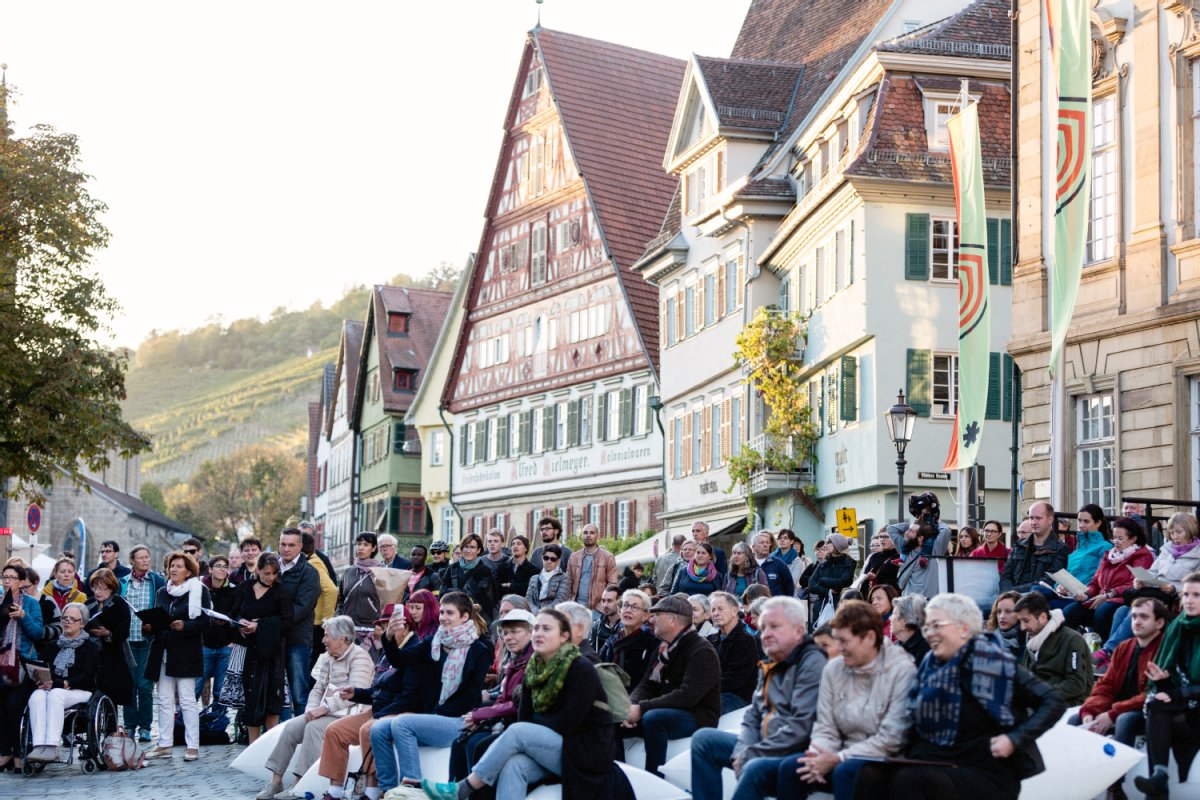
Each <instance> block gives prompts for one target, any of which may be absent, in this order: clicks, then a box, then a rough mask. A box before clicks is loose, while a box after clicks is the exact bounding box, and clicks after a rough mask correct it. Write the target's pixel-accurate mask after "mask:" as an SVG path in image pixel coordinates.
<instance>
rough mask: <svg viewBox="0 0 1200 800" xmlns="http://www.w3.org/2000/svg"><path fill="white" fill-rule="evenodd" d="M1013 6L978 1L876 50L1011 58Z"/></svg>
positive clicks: (1005, 0) (991, 0)
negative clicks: (1009, 13) (1010, 11)
mask: <svg viewBox="0 0 1200 800" xmlns="http://www.w3.org/2000/svg"><path fill="white" fill-rule="evenodd" d="M1010 7H1011V2H1010V0H975V2H974V3H972V4H971V5H969V6H967V7H966V8H964V9H963V10H962V11H960V12H958V13H957V14H955V15H954V16H951V17H946V18H945V19H942V20H939V21H937V22H934V23H933V24H931V25H926V26H925V27H923V28H918V29H917V30H915V31H910V32H909V33H906V34H904V35H903V36H897V37H896V38H894V39H890V40H889V41H886V42H880V43H879V44H878V45H876V48H875V49H877V50H880V51H883V52H893V53H921V54H926V55H959V56H969V57H971V58H985V59H993V60H998V61H1007V60H1008V59H1009V56H1010V50H1011V48H1010V41H1011V23H1010V20H1009V18H1008V12H1009V9H1010Z"/></svg>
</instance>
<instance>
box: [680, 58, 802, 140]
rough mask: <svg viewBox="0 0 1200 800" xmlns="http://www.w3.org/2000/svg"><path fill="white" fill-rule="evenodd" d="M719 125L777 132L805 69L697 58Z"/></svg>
mask: <svg viewBox="0 0 1200 800" xmlns="http://www.w3.org/2000/svg"><path fill="white" fill-rule="evenodd" d="M696 65H697V66H698V67H699V68H700V75H701V77H702V79H703V81H704V85H705V86H706V87H707V88H708V94H709V96H710V97H711V98H712V101H713V105H715V106H716V107H717V116H718V117H719V118H720V123H721V125H727V126H732V127H737V128H752V129H758V130H769V131H773V130H778V129H779V128H780V127H782V126H783V124H784V123H785V122H787V118H788V112H789V111H790V110H791V107H792V102H793V101H794V100H795V98H796V91H797V90H798V89H799V86H800V77H801V76H802V75H803V74H804V67H803V65H800V64H785V63H781V62H774V61H751V60H738V59H730V58H710V57H708V56H696Z"/></svg>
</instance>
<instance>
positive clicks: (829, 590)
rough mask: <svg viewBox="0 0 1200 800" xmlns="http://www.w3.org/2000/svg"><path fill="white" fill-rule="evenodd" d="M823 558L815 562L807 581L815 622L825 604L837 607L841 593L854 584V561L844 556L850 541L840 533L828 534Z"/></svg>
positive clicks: (810, 605)
mask: <svg viewBox="0 0 1200 800" xmlns="http://www.w3.org/2000/svg"><path fill="white" fill-rule="evenodd" d="M826 543H827V547H826V549H825V558H824V559H823V560H821V561H818V562H817V566H816V569H814V570H813V573H812V575H811V576H810V577H809V579H808V595H809V598H810V599H809V608H810V611H811V613H812V615H813V620H814V621H815V620H816V619H817V618H818V617H819V616H820V615H821V612H822V611H824V607H825V604H826V603H833V605H834V608H836V607H837V602H838V598H839V597H841V594H842V591H843V590H844V589H845V588H846V587H848V586H849V585H850V584H851V583H853V582H854V561H853V560H852V559H851V558H850V556H848V555H846V551H847V550H849V549H850V540H849V539H847V538H846V537H845V536H843V535H842V534H840V533H831V534H829V539H828V540H827V541H826Z"/></svg>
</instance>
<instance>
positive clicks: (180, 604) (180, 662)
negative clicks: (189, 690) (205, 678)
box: [145, 586, 212, 682]
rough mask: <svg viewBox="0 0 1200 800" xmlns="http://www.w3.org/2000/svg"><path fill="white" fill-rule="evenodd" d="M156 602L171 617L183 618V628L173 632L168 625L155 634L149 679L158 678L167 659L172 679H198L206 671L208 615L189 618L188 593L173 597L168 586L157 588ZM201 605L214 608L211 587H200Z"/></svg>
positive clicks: (147, 668) (146, 674) (149, 664)
mask: <svg viewBox="0 0 1200 800" xmlns="http://www.w3.org/2000/svg"><path fill="white" fill-rule="evenodd" d="M155 605H156V606H158V607H159V608H162V609H165V610H166V612H167V614H168V615H170V617H171V619H172V620H182V621H183V630H181V631H173V630H171V629H170V628H167V629H166V630H163V631H159V632H158V633H156V634H155V635H154V644H153V645H151V646H150V657H149V660H148V661H147V662H146V673H145V677H146V680H148V681H155V682H157V681H158V679H159V675H160V671H161V670H162V664H163V660H164V658H165V659H166V662H167V675H169V676H171V677H172V678H199V677H200V676H201V675H203V674H204V641H203V638H202V637H203V636H204V632H205V631H206V630H208V626H209V622H210V620H209V617H208V615H207V614H200V616H198V617H196V618H195V619H189V618H188V597H187V595H186V594H184V595H180V596H179V597H172V596H171V595H170V593H168V592H167V587H166V586H164V587H163V588H161V589H159V590H158V595H157V596H156V598H155ZM200 605H201V606H203V607H204V608H212V598H210V597H209V596H208V589H204V588H202V589H201V595H200Z"/></svg>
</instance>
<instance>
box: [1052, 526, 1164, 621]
mask: <svg viewBox="0 0 1200 800" xmlns="http://www.w3.org/2000/svg"><path fill="white" fill-rule="evenodd" d="M1084 508H1085V509H1086V508H1087V506H1084ZM1079 516H1080V519H1081V520H1082V518H1083V516H1084V512H1082V511H1081V512H1080V514H1079ZM1083 526H1084V523H1083V522H1082V521H1081V522H1080V523H1079V527H1080V530H1081V531H1082V530H1083ZM1080 535H1081V536H1083V535H1087V536H1098V535H1099V534H1098V533H1088V534H1080ZM1105 544H1108V543H1107V542H1105ZM1078 552H1079V549H1076V550H1075V553H1078ZM1075 553H1071V556H1070V558H1074V557H1075ZM1070 558H1068V561H1069V560H1070ZM1153 563H1154V553H1152V552H1150V548H1149V547H1146V534H1145V533H1143V532H1142V526H1141V525H1138V524H1137V523H1136V522H1134V521H1133V520H1131V519H1129V518H1128V517H1117V518H1116V519H1115V520H1113V522H1112V546H1111V547H1110V548H1109V549H1108V550H1106V551H1104V553H1103V555H1102V556H1101V557H1100V566H1099V567H1098V568H1097V569H1096V571H1095V575H1093V576H1092V579H1091V582H1089V583H1088V584H1087V589H1086V590H1085V591H1084V592H1083V594H1081V595H1078V596H1076V597H1075V598H1073V599H1074V601H1075V602H1073V603H1070V604H1069V605H1067V607H1066V608H1064V609H1063V617H1064V618H1065V619H1066V623H1067V624H1068V625H1070V626H1071V627H1072V628H1083V627H1084V626H1085V625H1090V626H1092V627H1094V628H1095V629H1096V632H1097V633H1098V634H1100V639H1101V640H1102V641H1103V640H1106V639H1108V637H1109V635H1110V634H1111V633H1112V623H1113V616H1114V615H1115V614H1116V613H1117V610H1118V609H1119V608H1121V607H1122V606H1123V605H1124V604H1125V592H1126V590H1128V589H1132V588H1133V573H1132V572H1130V568H1131V567H1138V568H1141V569H1149V568H1150V565H1151V564H1153ZM1067 568H1068V569H1070V566H1068V567H1067ZM1058 590H1059V592H1058V593H1059V594H1060V595H1062V596H1064V597H1065V596H1066V594H1067V591H1066V589H1064V588H1063V587H1062V586H1059V587H1058Z"/></svg>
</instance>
